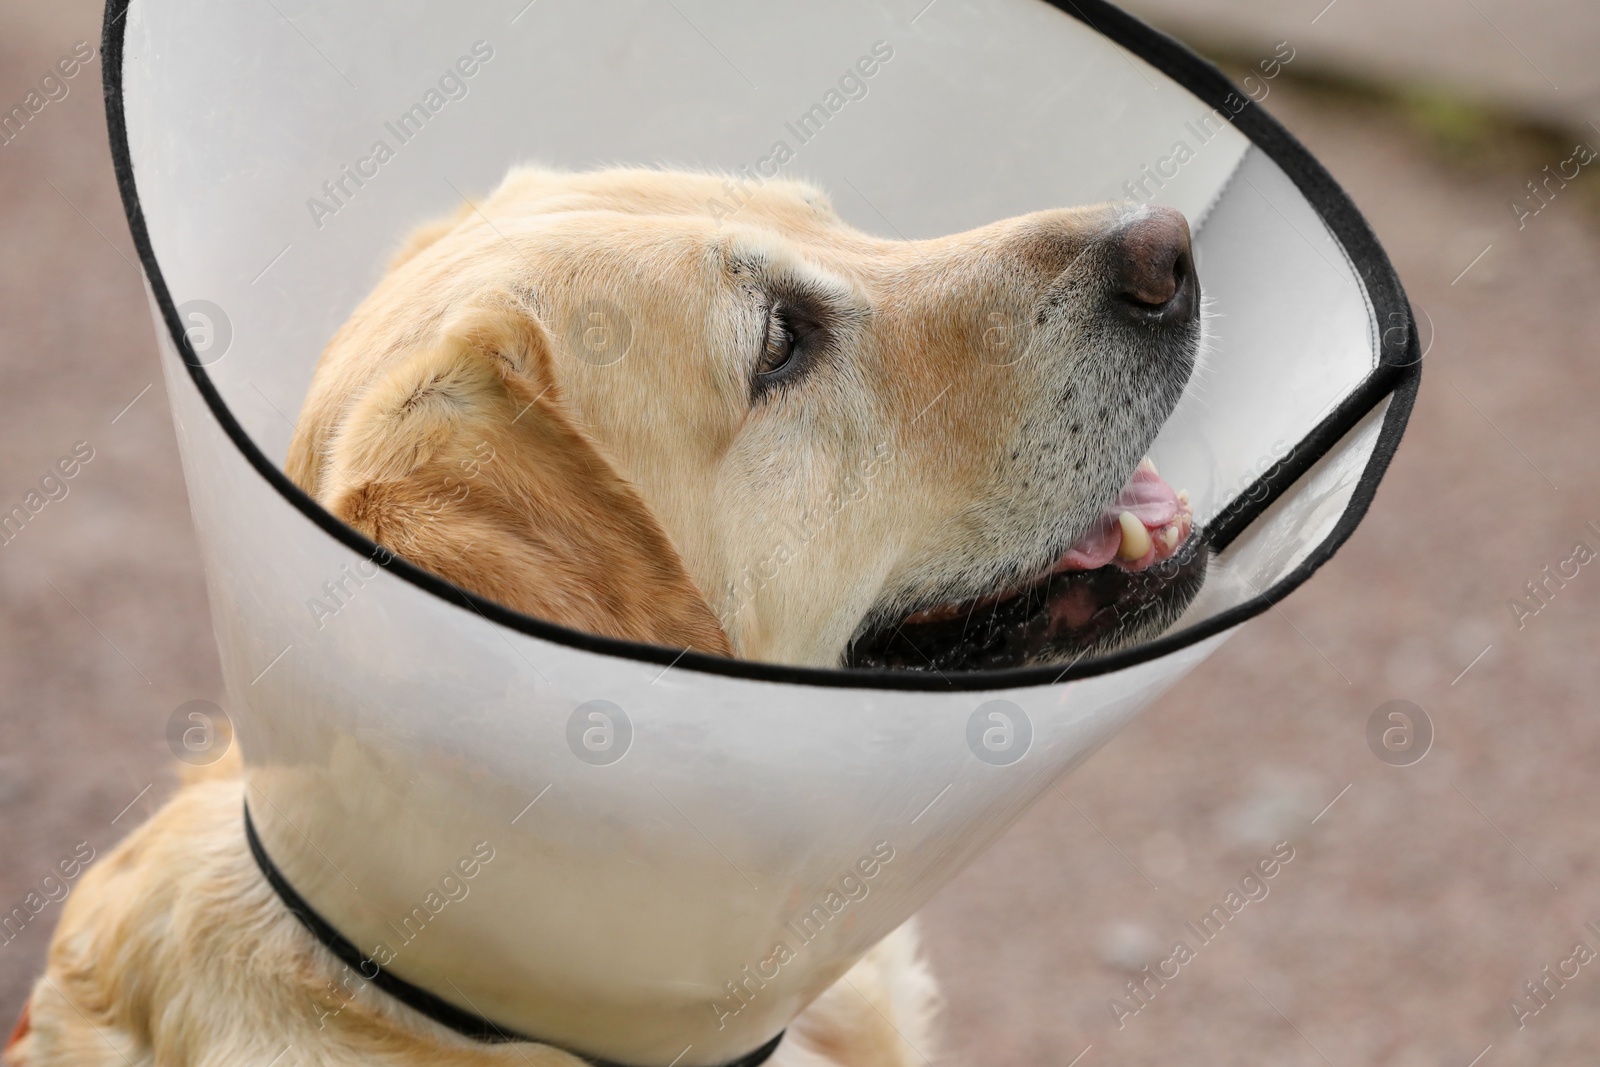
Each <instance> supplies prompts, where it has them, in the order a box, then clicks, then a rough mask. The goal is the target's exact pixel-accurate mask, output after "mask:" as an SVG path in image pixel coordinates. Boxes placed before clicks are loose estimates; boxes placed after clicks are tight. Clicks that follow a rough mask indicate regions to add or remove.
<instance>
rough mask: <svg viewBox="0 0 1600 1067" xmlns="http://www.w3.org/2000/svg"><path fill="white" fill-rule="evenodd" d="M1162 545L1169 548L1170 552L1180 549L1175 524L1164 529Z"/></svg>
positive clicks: (1162, 531)
mask: <svg viewBox="0 0 1600 1067" xmlns="http://www.w3.org/2000/svg"><path fill="white" fill-rule="evenodd" d="M1161 543H1162V544H1164V545H1166V546H1167V551H1168V552H1171V551H1172V550H1173V549H1175V548H1177V547H1178V527H1177V526H1176V525H1175V524H1174V525H1172V526H1167V527H1164V528H1162V530H1161Z"/></svg>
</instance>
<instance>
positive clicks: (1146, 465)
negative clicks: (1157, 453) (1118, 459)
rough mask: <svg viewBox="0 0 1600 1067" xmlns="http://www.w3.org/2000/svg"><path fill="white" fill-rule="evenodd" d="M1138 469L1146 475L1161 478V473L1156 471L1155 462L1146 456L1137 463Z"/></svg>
mask: <svg viewBox="0 0 1600 1067" xmlns="http://www.w3.org/2000/svg"><path fill="white" fill-rule="evenodd" d="M1139 469H1140V470H1142V471H1144V472H1145V473H1146V474H1154V475H1155V476H1156V477H1157V478H1159V477H1161V472H1160V471H1158V470H1156V464H1155V460H1153V459H1151V458H1150V457H1149V456H1146V457H1144V458H1143V459H1141V460H1140V461H1139Z"/></svg>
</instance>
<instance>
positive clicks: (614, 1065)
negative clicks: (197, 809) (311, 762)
mask: <svg viewBox="0 0 1600 1067" xmlns="http://www.w3.org/2000/svg"><path fill="white" fill-rule="evenodd" d="M244 836H245V840H246V841H248V842H250V855H251V856H253V857H255V861H256V866H257V867H259V868H261V873H262V875H264V876H265V877H266V879H267V884H268V885H270V886H271V887H272V891H273V892H274V893H276V894H278V899H279V900H281V901H283V906H284V907H286V908H288V909H289V912H290V914H292V915H293V916H294V917H295V918H296V919H299V920H300V925H302V926H304V927H305V928H306V929H307V930H309V931H310V932H311V936H312V937H314V938H316V939H317V940H318V941H320V942H322V944H323V947H325V948H326V949H327V950H328V951H329V952H331V953H333V954H334V955H335V956H337V957H338V958H339V960H340V961H341V962H343V963H345V964H347V965H348V966H350V967H354V968H355V969H356V971H357V973H359V974H360V975H361V977H362V978H365V979H366V980H367V981H369V982H371V983H372V984H373V985H375V986H377V987H378V988H379V989H381V990H383V991H384V992H385V993H387V994H389V995H390V996H391V997H393V998H394V999H396V1000H398V1001H399V1002H400V1003H402V1004H404V1005H405V1006H406V1007H408V1008H411V1009H412V1010H413V1011H416V1012H418V1013H419V1014H422V1015H425V1016H427V1017H428V1018H430V1019H432V1020H433V1021H434V1022H436V1023H438V1024H439V1025H440V1026H444V1027H448V1028H449V1029H451V1030H454V1031H455V1032H456V1033H458V1034H460V1035H461V1036H463V1037H470V1038H471V1039H472V1040H474V1041H482V1042H485V1043H486V1044H490V1045H501V1044H507V1043H510V1042H512V1041H523V1042H527V1043H528V1044H533V1045H545V1046H548V1047H550V1048H555V1049H561V1051H563V1052H565V1053H566V1054H567V1055H569V1056H576V1057H577V1058H578V1059H580V1060H582V1061H583V1062H584V1063H587V1064H589V1067H627V1065H626V1064H622V1063H619V1062H617V1061H616V1060H606V1059H600V1058H599V1057H597V1056H586V1055H584V1054H583V1053H581V1052H576V1051H574V1050H572V1049H570V1048H565V1047H563V1046H561V1045H558V1044H556V1043H555V1042H553V1041H541V1040H539V1039H538V1038H534V1037H527V1036H525V1035H523V1034H520V1033H518V1032H517V1031H515V1030H512V1029H511V1028H510V1027H505V1026H500V1025H499V1024H497V1023H494V1022H491V1021H490V1020H488V1019H485V1018H484V1017H483V1016H481V1015H478V1014H476V1013H475V1012H470V1011H464V1010H462V1009H461V1008H458V1007H456V1006H455V1005H454V1004H451V1003H450V1002H449V1001H447V1000H445V999H443V998H442V997H439V996H437V995H435V994H433V993H430V992H428V991H427V990H426V989H423V988H422V987H421V986H416V985H412V984H411V983H410V982H408V981H406V980H405V979H404V978H401V977H399V976H397V975H395V974H393V973H392V972H390V971H386V970H384V969H383V968H382V967H381V966H379V965H378V963H377V961H376V960H373V959H372V958H370V957H368V956H367V955H365V954H364V953H363V952H362V951H361V950H360V949H359V948H357V947H356V946H355V944H354V943H352V942H351V941H350V940H349V939H348V938H346V937H345V936H344V935H343V934H341V933H340V932H339V931H338V930H336V929H334V927H333V924H332V923H330V922H328V920H326V919H324V918H323V917H322V916H321V915H319V914H318V913H317V910H316V909H315V908H313V907H312V906H311V905H310V904H308V903H306V899H305V898H304V897H302V896H301V895H300V894H299V893H297V892H295V888H294V886H292V885H290V884H289V880H288V879H287V878H285V877H284V876H283V872H282V871H280V870H279V869H278V865H277V864H275V863H273V862H272V857H270V856H268V855H267V850H266V849H265V848H264V847H263V846H262V844H261V838H260V837H258V836H257V835H256V824H255V822H254V821H253V820H252V819H251V818H250V805H249V804H246V805H245V806H244ZM783 1034H784V1031H782V1030H780V1031H778V1036H777V1037H774V1038H773V1039H772V1040H771V1041H768V1042H767V1043H766V1044H765V1045H762V1046H761V1047H760V1048H758V1049H756V1050H755V1051H754V1052H749V1053H746V1054H745V1055H743V1056H740V1057H739V1058H738V1059H736V1060H728V1061H727V1062H726V1063H724V1064H722V1065H721V1067H760V1065H761V1064H763V1063H766V1062H767V1060H768V1059H769V1058H771V1056H772V1054H773V1053H774V1052H776V1051H777V1050H778V1044H779V1043H780V1042H781V1041H783Z"/></svg>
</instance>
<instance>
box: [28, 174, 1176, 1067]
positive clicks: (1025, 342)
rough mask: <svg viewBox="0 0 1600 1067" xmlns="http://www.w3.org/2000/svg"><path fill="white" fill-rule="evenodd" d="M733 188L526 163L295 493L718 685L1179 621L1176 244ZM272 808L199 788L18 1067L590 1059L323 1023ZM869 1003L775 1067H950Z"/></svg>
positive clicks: (1056, 656)
mask: <svg viewBox="0 0 1600 1067" xmlns="http://www.w3.org/2000/svg"><path fill="white" fill-rule="evenodd" d="M725 185H726V180H725V179H723V178H721V177H716V176H709V175H701V174H685V173H674V172H664V171H653V170H612V171H605V172H600V173H590V174H565V173H556V172H552V171H548V170H542V169H531V168H528V169H517V170H515V171H513V172H512V173H511V174H510V176H509V177H508V178H507V179H506V180H505V182H504V183H503V184H502V185H501V186H500V188H499V189H498V190H497V191H496V192H494V193H493V194H492V195H491V196H490V197H488V198H487V199H486V200H484V201H483V202H481V203H478V204H473V205H468V206H466V207H463V208H462V209H460V210H459V211H458V212H457V213H456V215H455V216H454V217H453V218H450V219H448V220H445V221H442V222H439V223H437V224H435V225H432V226H429V227H426V228H424V229H423V230H421V231H420V232H419V233H417V234H416V235H415V236H414V237H413V238H412V239H411V240H410V241H409V243H408V244H407V245H406V246H405V247H404V249H403V250H402V251H401V253H400V255H399V256H398V257H397V258H396V260H395V261H394V263H393V264H392V266H391V269H390V271H389V272H388V273H387V275H386V276H385V277H384V278H383V280H382V281H381V283H380V284H379V286H378V288H377V290H376V291H375V292H374V293H373V294H372V296H371V297H370V298H369V299H368V300H367V301H366V302H365V303H364V304H363V305H362V306H361V307H360V308H359V309H358V310H357V311H356V313H355V314H354V315H353V316H352V317H351V319H350V320H349V322H348V323H346V325H345V326H344V327H343V329H341V330H340V331H339V333H338V335H337V336H336V337H335V338H334V339H333V341H332V342H331V344H330V345H329V346H328V349H327V351H326V353H325V354H324V356H323V359H322V362H321V364H320V366H319V367H318V370H317V373H316V377H315V380H314V381H313V383H312V387H311V391H310V395H309V397H308V399H307V401H306V403H305V407H304V409H303V411H302V414H301V417H300V422H299V426H298V428H297V431H296V434H295V438H294V441H293V444H292V446H291V449H290V455H289V473H290V475H291V476H292V477H293V478H294V479H295V480H296V481H297V482H298V483H299V484H300V485H302V486H303V487H305V488H306V489H307V490H308V491H309V492H310V493H312V494H313V495H314V496H315V497H316V498H317V499H318V500H319V501H320V502H321V503H322V504H323V505H324V506H326V507H327V508H328V509H329V510H330V511H332V512H333V513H334V514H336V515H338V516H339V517H341V518H342V519H344V520H345V521H346V522H348V523H349V524H350V525H352V526H354V527H355V528H357V529H359V530H361V531H362V532H363V533H365V534H367V535H368V536H369V537H371V538H373V539H374V540H376V541H377V542H379V543H381V544H383V545H385V546H387V547H388V548H390V549H391V550H393V551H394V552H396V553H398V554H400V555H402V556H405V557H407V558H409V559H411V560H413V561H414V562H416V563H418V564H421V565H422V566H424V567H427V568H428V569H430V570H432V571H434V572H436V573H438V574H440V575H443V576H444V577H446V578H448V579H450V580H451V581H453V582H455V583H456V584H457V585H459V586H462V587H464V588H467V589H471V590H473V591H475V592H478V593H480V594H483V595H484V596H487V597H491V598H493V599H495V600H498V601H500V602H502V603H504V604H506V605H508V606H510V607H513V608H516V609H518V610H520V611H523V612H526V613H528V614H531V615H536V616H539V617H541V618H544V619H549V620H553V621H555V622H558V623H562V624H564V625H567V626H570V627H575V628H578V629H583V630H588V631H592V632H595V633H600V634H607V635H612V636H615V637H621V638H629V639H632V640H636V641H647V642H652V643H655V644H659V645H666V646H672V647H677V648H691V649H696V650H699V651H702V652H708V653H714V654H720V655H726V656H739V657H745V658H752V659H762V660H770V661H777V662H783V663H791V664H805V665H812V666H829V667H840V666H855V667H880V668H883V667H888V668H903V669H924V670H926V669H935V670H941V671H944V670H951V669H957V670H959V669H973V668H993V667H1007V666H1020V665H1025V664H1031V663H1046V662H1062V661H1066V660H1069V659H1072V658H1075V657H1078V656H1082V655H1084V654H1086V653H1089V652H1094V651H1101V650H1105V649H1109V648H1113V647H1116V646H1118V645H1121V644H1126V643H1128V642H1130V641H1134V640H1138V639H1140V638H1142V637H1144V636H1147V635H1149V634H1151V633H1153V632H1155V631H1157V630H1159V629H1160V628H1162V627H1164V626H1165V625H1167V624H1168V623H1169V622H1170V621H1171V620H1172V619H1173V618H1175V617H1176V615H1177V613H1178V612H1179V611H1180V610H1181V609H1182V607H1183V606H1184V604H1185V603H1186V602H1187V600H1188V599H1189V598H1190V597H1192V595H1193V593H1194V592H1195V591H1196V589H1197V588H1198V584H1199V582H1200V580H1201V578H1202V575H1203V569H1204V555H1205V554H1204V550H1203V549H1201V548H1199V547H1198V546H1195V545H1193V544H1191V543H1190V542H1191V540H1198V539H1191V538H1190V536H1189V535H1190V526H1191V522H1192V520H1191V517H1190V513H1189V508H1188V505H1187V501H1186V500H1185V499H1183V497H1182V494H1178V493H1174V492H1173V491H1172V490H1171V489H1170V488H1169V487H1168V486H1167V485H1166V483H1165V482H1163V481H1162V480H1161V478H1160V477H1159V475H1158V474H1157V473H1156V471H1155V469H1154V467H1153V466H1151V465H1150V464H1149V463H1148V462H1141V457H1143V455H1144V453H1145V451H1146V450H1147V449H1148V447H1149V445H1150V442H1151V440H1152V439H1153V438H1154V436H1155V434H1156V432H1157V430H1158V429H1159V427H1160V426H1161V424H1162V422H1163V421H1164V420H1165V419H1166V417H1167V416H1168V414H1170V412H1171V411H1172V408H1173V406H1174V405H1175V404H1176V402H1177V400H1178V397H1179V396H1180V394H1181V393H1182V391H1183V389H1184V388H1185V385H1186V383H1187V381H1188V380H1189V377H1190V374H1191V372H1192V370H1193V368H1194V364H1195V361H1196V359H1197V356H1198V352H1199V348H1200V344H1201V324H1200V308H1199V305H1200V292H1199V284H1198V280H1197V278H1196V275H1195V271H1194V266H1193V261H1192V257H1191V253H1190V247H1189V232H1188V226H1187V223H1186V222H1185V221H1184V219H1183V217H1182V216H1181V215H1179V214H1178V213H1176V212H1174V211H1170V210H1166V209H1160V208H1152V207H1133V206H1128V205H1111V206H1101V207H1094V208H1084V209H1073V210H1052V211H1041V212H1037V213H1034V214H1030V215H1024V216H1021V217H1018V218H1012V219H1007V220H1005V221H1003V222H997V223H994V224H992V225H989V226H984V227H981V228H979V229H976V230H972V231H969V232H966V233H960V234H956V235H954V236H950V237H943V238H938V239H934V240H925V241H903V240H900V241H892V240H884V239H881V238H878V237H873V236H870V235H868V234H865V233H862V232H861V231H858V230H856V229H853V228H852V227H850V226H848V225H846V224H845V223H844V222H842V221H841V220H840V219H839V217H838V216H837V215H836V214H835V213H834V211H833V209H832V208H831V206H830V205H829V203H828V201H827V199H826V198H825V197H824V196H823V195H822V194H821V193H820V192H818V191H817V190H816V189H814V188H811V187H809V186H806V185H802V184H798V183H794V182H787V181H775V182H771V183H768V184H766V185H764V186H761V187H760V188H751V187H748V186H747V187H745V188H743V189H741V190H739V192H740V197H739V202H740V203H741V204H742V206H741V207H740V208H739V209H738V211H737V212H735V213H733V214H732V215H729V214H728V212H727V211H726V210H725V208H726V204H727V200H726V189H725ZM242 789H243V787H242V783H241V781H240V778H239V777H238V775H237V773H236V771H235V772H234V773H226V774H220V775H218V774H213V775H212V776H210V777H209V778H208V779H207V780H204V781H195V782H191V783H189V784H187V785H186V786H185V787H184V788H183V789H182V790H180V792H179V793H178V794H177V796H176V797H175V798H174V799H173V800H172V801H171V802H170V803H168V804H167V805H166V806H165V807H164V808H163V809H162V810H161V811H160V812H159V813H158V814H157V815H156V816H155V817H154V818H153V819H152V820H151V821H150V822H149V823H148V824H146V825H145V826H144V827H142V828H141V829H139V830H138V831H137V832H135V833H134V834H133V835H132V836H131V837H130V838H129V839H128V840H127V841H126V842H124V843H123V844H122V845H121V846H119V847H118V848H117V849H116V850H114V851H113V852H112V853H111V854H110V855H109V856H107V857H106V858H105V859H104V860H103V861H102V862H101V863H100V864H98V865H97V866H96V867H94V868H93V869H91V871H90V872H89V873H88V874H86V875H85V876H84V878H83V881H82V883H81V884H80V886H79V888H78V889H77V891H76V892H75V893H74V894H73V896H72V897H71V898H70V900H69V901H68V903H67V905H66V908H65V909H64V914H63V917H62V920H61V925H60V928H59V930H58V931H57V933H56V936H55V939H54V942H53V944H52V947H51V953H50V959H49V965H48V970H47V972H46V974H45V975H44V976H43V977H42V978H41V979H40V980H39V982H38V984H37V985H36V986H35V989H34V991H33V995H32V999H31V1001H30V1007H29V1010H28V1012H27V1013H26V1014H25V1016H24V1019H23V1021H22V1023H21V1024H20V1025H19V1027H18V1033H17V1036H16V1037H15V1039H14V1040H13V1042H12V1043H11V1045H10V1047H9V1049H8V1051H7V1053H6V1058H7V1062H8V1063H10V1064H12V1065H13V1067H95V1065H108V1067H110V1065H117V1064H128V1065H140V1067H143V1065H146V1064H160V1065H179V1064H196V1065H199V1064H217V1065H228V1067H233V1065H246V1064H252V1065H257V1067H269V1065H270V1067H295V1065H301V1064H305V1065H311V1064H315V1065H326V1067H345V1065H352V1067H353V1065H355V1064H390V1065H396V1067H399V1065H406V1067H411V1065H416V1067H421V1065H446V1064H449V1065H461V1067H469V1065H471V1067H479V1065H483V1067H488V1065H495V1064H505V1065H511V1064H521V1065H525V1067H526V1065H533V1067H553V1065H557V1064H569V1065H576V1064H578V1063H580V1062H581V1061H579V1060H578V1059H576V1058H574V1057H572V1056H570V1055H568V1054H567V1053H565V1052H561V1051H558V1050H555V1049H552V1048H548V1047H545V1046H540V1045H527V1044H517V1045H482V1044H477V1043H474V1042H472V1041H470V1040H468V1039H466V1038H463V1037H460V1036H458V1035H456V1034H455V1033H453V1032H451V1031H449V1030H446V1029H445V1028H443V1027H441V1026H439V1025H438V1024H436V1023H434V1022H432V1021H430V1020H429V1019H427V1018H424V1017H423V1016H421V1015H418V1014H417V1013H415V1012H413V1011H412V1010H411V1009H409V1008H407V1007H405V1006H404V1005H401V1004H400V1003H399V1002H397V1001H393V1000H390V999H388V998H387V996H386V995H385V994H383V993H381V992H379V991H377V990H376V989H375V988H374V989H369V990H367V991H365V992H364V993H363V994H362V995H361V996H359V997H356V998H354V999H353V1000H345V999H344V998H342V997H341V998H339V999H338V1000H337V1001H334V1000H332V999H331V998H333V997H334V996H335V992H334V990H333V986H332V981H333V978H334V976H335V975H336V974H337V972H338V970H339V964H338V963H337V962H336V961H335V959H334V958H333V957H332V956H331V955H330V954H329V953H328V952H327V951H326V950H325V949H323V948H322V946H321V945H320V944H319V943H318V942H317V941H316V940H314V939H313V937H312V936H311V935H310V934H309V933H308V932H307V931H306V930H304V929H303V928H302V927H301V926H300V924H299V923H298V922H297V921H296V919H295V918H294V917H293V916H292V915H291V914H290V913H289V912H288V911H287V910H286V909H285V908H284V906H283V904H282V903H281V902H280V901H279V900H278V898H277V897H276V896H275V895H274V894H273V892H272V890H271V888H270V887H269V886H268V885H267V883H266V882H265V880H264V878H263V877H262V875H261V873H260V872H259V871H258V870H257V868H256V866H255V864H254V862H253V861H252V859H251V857H250V855H249V852H248V849H247V847H246V842H245V836H244V831H243V827H242V825H241V819H240V811H241V797H242ZM847 977H848V981H847V982H841V983H840V985H839V986H836V987H835V988H834V989H833V990H830V991H829V992H828V993H827V994H825V995H824V996H823V997H821V998H820V999H819V1000H818V1001H817V1002H816V1003H814V1004H813V1005H812V1006H811V1007H810V1008H809V1009H808V1010H807V1011H806V1012H805V1013H804V1014H803V1015H802V1016H801V1017H800V1019H798V1020H797V1021H796V1022H795V1023H794V1025H793V1026H792V1027H791V1028H790V1030H789V1033H788V1035H787V1036H786V1037H785V1039H784V1040H783V1042H782V1043H781V1044H780V1045H779V1047H778V1050H777V1052H776V1053H775V1055H774V1056H773V1058H772V1060H771V1061H770V1062H771V1063H773V1064H780V1065H787V1067H802V1065H810V1067H823V1065H837V1067H845V1065H861V1067H866V1065H901V1064H911V1063H917V1062H921V1053H922V1052H925V1051H926V1050H927V1049H928V1048H930V1047H931V1041H930V1037H929V1028H930V1026H931V1017H932V1014H933V1011H932V1004H933V1002H934V991H933V985H932V981H931V979H930V978H929V977H928V975H927V972H926V971H925V969H924V968H923V967H922V966H921V964H920V963H919V962H918V961H917V958H916V950H915V944H914V935H913V934H912V932H911V931H910V929H909V928H906V929H903V930H902V931H901V932H899V933H897V934H895V935H893V936H891V937H890V938H889V939H888V940H886V941H885V942H884V943H883V944H881V945H880V946H879V947H878V948H877V949H875V950H874V951H873V952H872V953H871V954H870V955H868V956H867V957H866V958H865V959H864V960H863V961H862V962H861V963H860V964H859V965H858V966H857V967H856V968H855V969H854V970H853V971H852V972H851V973H850V974H849V975H848V976H847ZM331 1004H336V1005H337V1006H338V1007H340V1008H342V1010H340V1011H339V1013H338V1016H337V1018H336V1019H333V1020H331V1021H329V1020H327V1018H326V1015H327V1012H326V1010H324V1009H326V1008H327V1007H328V1006H329V1005H331ZM919 1050H920V1051H919Z"/></svg>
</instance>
